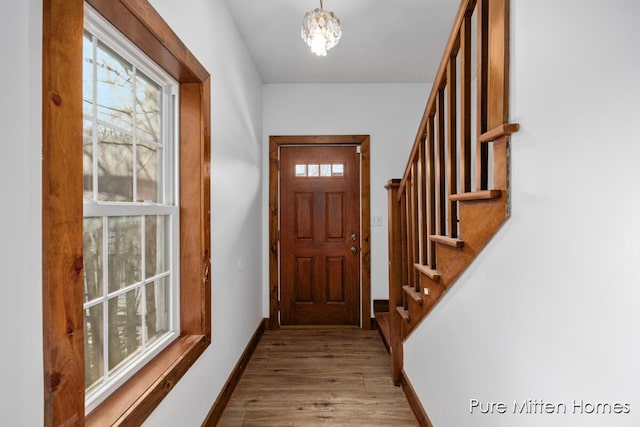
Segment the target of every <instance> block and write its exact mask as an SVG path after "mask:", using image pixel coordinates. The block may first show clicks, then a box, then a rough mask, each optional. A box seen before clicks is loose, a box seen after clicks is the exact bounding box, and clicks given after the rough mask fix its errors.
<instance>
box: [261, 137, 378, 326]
mask: <svg viewBox="0 0 640 427" xmlns="http://www.w3.org/2000/svg"><path fill="white" fill-rule="evenodd" d="M369 142H370V137H369V135H290V136H289V135H287V136H269V328H270V329H278V328H280V315H279V311H280V310H279V308H278V290H279V288H280V274H279V263H278V259H279V256H280V242H279V241H278V229H279V227H278V225H279V205H278V201H279V200H280V186H279V179H278V162H279V158H278V153H279V150H280V147H281V146H284V145H310V146H311V145H315V146H322V145H359V146H360V206H361V212H360V222H361V224H360V226H361V228H362V230H361V245H360V252H361V263H360V324H361V327H362V329H370V328H371V243H370V239H371V184H370V177H369V159H370V158H369V154H370V151H369V150H370V147H369V145H370V144H369Z"/></svg>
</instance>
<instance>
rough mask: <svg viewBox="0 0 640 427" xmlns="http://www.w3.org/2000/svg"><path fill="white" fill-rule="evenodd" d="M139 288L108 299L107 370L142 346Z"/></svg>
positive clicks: (132, 354) (115, 366)
mask: <svg viewBox="0 0 640 427" xmlns="http://www.w3.org/2000/svg"><path fill="white" fill-rule="evenodd" d="M140 294H141V290H140V288H135V289H133V290H131V291H129V292H127V293H125V294H123V295H119V296H117V297H115V298H112V299H110V300H109V372H111V371H113V370H114V369H116V368H117V367H118V365H120V364H121V363H122V362H124V361H126V360H127V359H129V358H131V357H132V356H134V355H135V354H136V353H137V352H138V351H139V350H140V348H141V346H142V337H141V335H140V324H141V315H140V314H141V313H140V310H141V307H140V296H141V295H140Z"/></svg>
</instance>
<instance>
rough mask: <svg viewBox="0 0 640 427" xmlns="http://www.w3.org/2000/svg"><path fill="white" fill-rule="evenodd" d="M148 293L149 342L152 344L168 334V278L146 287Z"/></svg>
mask: <svg viewBox="0 0 640 427" xmlns="http://www.w3.org/2000/svg"><path fill="white" fill-rule="evenodd" d="M146 292H147V317H146V320H147V340H148V342H152V341H153V340H155V339H156V338H158V337H160V336H162V335H163V334H164V333H165V332H168V330H169V325H168V320H169V311H168V309H169V287H168V280H167V279H166V278H162V279H159V280H157V281H155V282H153V283H149V284H147V285H146Z"/></svg>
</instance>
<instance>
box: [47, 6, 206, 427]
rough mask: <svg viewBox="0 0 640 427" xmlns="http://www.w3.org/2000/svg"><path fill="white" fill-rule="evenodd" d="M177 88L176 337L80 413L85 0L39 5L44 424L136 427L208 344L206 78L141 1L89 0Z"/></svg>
mask: <svg viewBox="0 0 640 427" xmlns="http://www.w3.org/2000/svg"><path fill="white" fill-rule="evenodd" d="M87 3H88V4H90V5H91V6H92V7H93V8H94V9H95V10H96V11H97V12H98V13H100V14H101V15H102V16H104V17H105V18H106V19H107V21H109V22H110V23H111V24H112V25H114V26H115V27H116V28H117V29H118V30H119V31H120V32H122V33H123V34H124V35H125V36H126V37H127V38H129V39H130V40H131V41H132V42H133V43H134V44H135V45H137V46H138V47H139V48H140V49H141V50H142V51H143V52H145V54H147V55H148V56H149V57H150V58H151V59H152V60H153V61H155V62H156V63H157V64H158V65H159V66H160V67H162V68H163V69H164V70H165V71H167V73H168V74H169V75H171V76H172V77H173V78H174V79H175V80H176V81H178V83H179V84H180V105H179V121H180V131H179V148H178V150H179V155H180V184H179V185H180V207H179V211H180V336H179V338H177V339H176V340H175V341H174V342H173V343H172V344H170V345H169V346H168V347H167V348H166V349H165V350H163V351H162V352H161V353H160V354H159V355H158V356H156V357H155V358H154V359H153V360H152V361H151V362H149V363H148V364H146V365H145V366H144V367H143V368H142V369H141V370H140V371H138V372H137V373H136V374H135V375H134V376H133V377H132V378H131V379H129V380H128V381H127V382H126V383H124V384H123V385H122V386H121V387H120V388H119V389H118V390H116V391H115V392H114V393H112V394H111V395H110V396H109V397H108V398H107V399H106V400H105V401H104V402H102V403H101V404H100V405H99V406H98V407H97V408H96V409H94V410H93V411H92V412H91V413H90V414H85V383H84V376H85V373H84V327H83V310H82V305H83V304H82V302H83V295H82V281H83V271H82V268H83V260H82V218H83V214H82V205H83V203H82V191H83V190H82V189H83V185H82V150H81V149H80V147H82V37H83V30H84V19H83V17H84V0H44V1H43V75H42V85H43V87H42V94H43V95H42V96H43V100H42V116H43V122H42V133H43V139H42V152H43V161H42V263H43V278H42V297H43V300H42V304H43V352H44V421H45V425H47V426H49V425H53V426H59V425H65V426H66V425H85V424H86V425H113V424H134V425H139V424H141V423H142V421H143V420H144V419H146V418H147V417H148V416H149V415H150V414H151V413H152V412H153V410H154V409H155V408H156V407H157V406H158V404H159V403H160V402H161V401H162V399H163V398H164V397H165V396H166V395H167V394H168V393H169V391H170V390H171V389H172V388H173V386H174V385H175V384H176V382H177V381H178V380H179V379H180V378H181V377H182V376H183V375H184V373H185V372H186V371H187V370H188V369H189V368H190V367H191V366H192V365H193V364H194V362H195V360H196V359H197V358H198V357H199V356H200V355H201V354H202V353H203V352H204V350H205V349H206V348H207V346H208V345H209V344H210V343H211V278H210V270H211V268H210V267H211V266H210V254H211V247H210V246H211V243H210V242H211V239H210V236H211V232H210V217H211V215H210V138H211V136H210V135H211V132H210V122H211V103H210V91H211V82H210V76H209V73H208V72H207V71H206V69H205V68H204V67H203V66H202V65H201V64H200V63H199V62H198V60H197V59H196V58H195V57H194V56H193V55H192V54H191V52H189V50H188V49H187V48H186V47H185V46H184V44H183V43H182V42H181V41H180V39H179V38H178V37H177V36H176V34H175V33H174V32H173V31H172V30H171V29H170V28H169V26H168V25H167V23H166V22H165V21H164V20H163V19H162V17H161V16H160V15H159V14H158V13H157V12H156V11H155V10H154V9H153V8H152V7H151V5H150V4H149V2H148V1H147V0H87Z"/></svg>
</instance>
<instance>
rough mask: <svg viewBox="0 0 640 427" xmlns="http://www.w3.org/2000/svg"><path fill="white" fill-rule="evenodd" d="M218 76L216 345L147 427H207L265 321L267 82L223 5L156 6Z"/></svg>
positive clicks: (165, 1)
mask: <svg viewBox="0 0 640 427" xmlns="http://www.w3.org/2000/svg"><path fill="white" fill-rule="evenodd" d="M151 3H152V4H153V6H154V7H155V8H156V9H157V10H158V12H160V14H161V15H162V16H163V17H164V19H165V20H166V21H167V22H168V23H169V25H170V26H171V27H172V28H173V30H174V31H175V32H176V33H177V34H178V36H179V37H180V38H181V39H182V41H183V42H184V43H185V44H186V45H187V46H188V47H189V49H190V50H191V51H192V52H193V54H194V55H195V57H196V58H198V60H199V61H200V62H201V63H202V64H203V65H204V66H205V68H206V69H207V70H208V71H209V73H210V74H211V76H212V89H211V97H212V117H211V128H212V136H211V143H212V154H211V155H212V178H211V192H212V198H211V208H212V222H211V227H212V253H213V259H212V273H213V275H212V292H211V293H212V306H211V309H212V324H213V329H212V339H213V342H212V344H211V345H210V346H209V348H208V349H207V350H206V352H205V353H204V355H203V356H201V358H200V359H199V360H198V361H197V362H196V364H195V365H194V366H193V367H192V368H191V369H190V370H189V371H188V372H187V374H186V375H185V376H184V377H183V378H182V380H181V381H180V382H179V383H178V384H177V386H176V387H175V389H174V390H172V391H171V393H170V394H169V396H167V398H166V399H165V400H164V401H163V402H162V403H161V404H160V406H159V407H158V408H157V409H156V411H155V412H154V413H153V414H152V415H151V416H150V417H149V419H148V420H147V422H146V425H153V426H171V427H173V426H177V425H181V426H196V425H200V423H201V422H202V420H203V419H204V417H205V416H206V415H207V412H208V411H209V409H210V408H211V405H212V404H213V401H214V400H215V398H216V397H217V395H218V393H219V391H220V390H221V388H222V386H223V385H224V383H225V382H226V380H227V378H228V376H229V374H230V373H231V370H232V369H233V367H234V366H235V364H236V362H237V361H238V358H239V357H240V355H241V354H242V351H243V350H244V348H245V346H246V344H247V342H248V341H249V339H250V337H251V335H252V334H253V332H254V331H255V329H256V327H257V325H258V323H259V322H260V320H261V319H262V308H261V298H262V292H263V291H262V288H261V277H262V267H261V258H262V247H261V244H260V243H261V242H260V238H261V237H260V236H261V235H262V220H261V208H260V207H261V203H262V196H261V192H260V191H261V188H260V179H261V174H262V172H261V159H262V148H261V129H262V81H261V79H260V77H259V75H258V73H257V71H256V68H255V66H254V64H253V62H252V60H251V58H250V57H249V55H248V53H247V51H246V48H245V46H244V43H243V42H242V39H241V38H240V36H239V34H238V32H237V29H236V28H235V24H234V23H233V20H232V19H231V16H230V15H229V12H228V10H227V8H226V5H225V4H224V2H223V1H221V0H215V1H211V0H192V1H190V2H188V5H185V4H184V3H183V2H176V1H173V0H152V1H151Z"/></svg>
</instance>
